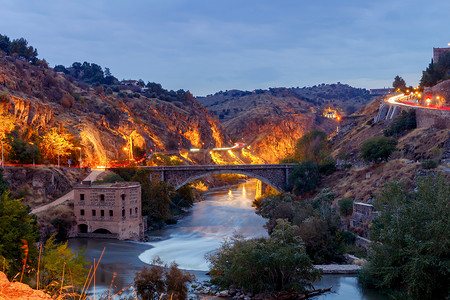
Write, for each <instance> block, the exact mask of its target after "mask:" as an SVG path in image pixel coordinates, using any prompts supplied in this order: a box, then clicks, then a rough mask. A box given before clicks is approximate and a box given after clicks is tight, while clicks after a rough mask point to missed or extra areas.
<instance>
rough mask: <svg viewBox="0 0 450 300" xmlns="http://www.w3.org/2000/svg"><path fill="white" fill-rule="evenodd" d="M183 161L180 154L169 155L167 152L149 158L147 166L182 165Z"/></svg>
mask: <svg viewBox="0 0 450 300" xmlns="http://www.w3.org/2000/svg"><path fill="white" fill-rule="evenodd" d="M182 164H183V161H182V160H181V159H180V158H179V157H178V156H169V155H165V154H160V153H157V154H153V155H152V156H151V157H150V158H149V159H148V160H147V166H178V165H182Z"/></svg>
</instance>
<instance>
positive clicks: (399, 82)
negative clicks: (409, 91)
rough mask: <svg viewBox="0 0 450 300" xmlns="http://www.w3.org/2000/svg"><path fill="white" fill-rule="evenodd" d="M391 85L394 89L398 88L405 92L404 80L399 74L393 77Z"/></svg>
mask: <svg viewBox="0 0 450 300" xmlns="http://www.w3.org/2000/svg"><path fill="white" fill-rule="evenodd" d="M392 87H393V88H394V90H395V91H397V90H399V91H401V92H405V91H406V82H405V80H404V79H403V78H401V77H400V76H398V75H397V76H395V78H394V82H393V83H392Z"/></svg>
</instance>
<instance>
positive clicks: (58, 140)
mask: <svg viewBox="0 0 450 300" xmlns="http://www.w3.org/2000/svg"><path fill="white" fill-rule="evenodd" d="M72 139H73V137H72V135H71V134H69V133H67V132H65V131H64V130H58V129H57V128H56V127H53V128H51V129H50V130H49V131H47V132H46V133H45V134H44V136H43V138H42V142H41V143H40V148H41V152H42V153H43V154H44V155H45V156H46V157H47V158H48V159H50V160H53V161H55V159H56V158H57V157H58V155H59V157H67V156H69V155H70V154H71V150H72V149H73V148H74V146H73V144H72V141H71V140H72Z"/></svg>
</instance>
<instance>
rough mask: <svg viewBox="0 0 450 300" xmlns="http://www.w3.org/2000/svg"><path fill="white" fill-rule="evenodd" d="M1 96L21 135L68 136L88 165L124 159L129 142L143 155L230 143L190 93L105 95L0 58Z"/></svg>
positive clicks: (0, 107)
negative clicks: (169, 96)
mask: <svg viewBox="0 0 450 300" xmlns="http://www.w3.org/2000/svg"><path fill="white" fill-rule="evenodd" d="M0 95H1V97H0V115H3V116H4V117H8V116H9V117H12V118H13V122H14V124H15V125H16V126H17V128H18V129H19V131H20V132H21V133H22V134H24V135H26V136H28V137H30V136H32V135H35V136H41V137H42V135H43V134H44V133H45V132H48V131H49V130H50V129H51V128H52V127H56V128H58V129H59V130H64V131H67V132H68V133H70V134H71V135H72V136H73V137H74V139H75V140H76V141H77V144H78V145H79V146H80V147H81V148H82V155H83V160H84V162H85V165H86V164H90V165H94V164H98V163H102V162H104V161H105V160H108V161H110V160H117V159H121V158H122V159H123V158H125V157H126V153H124V151H123V147H125V146H128V145H129V142H130V140H131V141H132V143H133V146H134V147H139V148H141V149H143V150H144V151H145V152H151V151H155V150H157V151H167V150H175V149H178V148H190V147H205V148H210V147H219V146H222V145H224V144H229V143H230V141H229V138H228V137H227V135H226V134H225V133H224V130H223V129H222V126H221V124H220V123H219V122H218V120H217V119H216V117H215V116H214V115H212V114H211V113H210V112H209V111H208V110H206V109H205V108H204V107H203V106H202V105H201V104H200V103H199V102H198V101H197V99H196V98H195V97H193V96H192V94H190V93H189V92H184V91H183V93H178V94H177V95H176V96H177V97H176V101H173V100H172V101H167V100H161V99H159V98H158V97H155V95H154V94H150V93H148V92H147V91H146V90H145V89H141V88H137V89H136V87H127V86H120V89H119V88H117V89H116V91H113V90H111V89H110V88H108V89H107V90H104V89H103V87H102V86H96V87H94V86H91V85H89V84H86V83H85V82H81V81H78V80H76V79H75V78H73V77H72V76H70V75H67V74H64V73H61V72H55V71H54V70H53V69H50V68H44V67H37V66H34V65H31V64H30V63H28V62H25V61H22V60H20V59H17V58H14V57H9V56H5V54H4V53H1V52H0ZM66 163H67V162H66Z"/></svg>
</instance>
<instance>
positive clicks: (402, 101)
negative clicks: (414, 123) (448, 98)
mask: <svg viewBox="0 0 450 300" xmlns="http://www.w3.org/2000/svg"><path fill="white" fill-rule="evenodd" d="M412 97H413V96H411V95H405V94H400V95H396V96H393V97H390V98H389V99H388V100H387V101H386V102H388V103H390V104H395V105H401V106H406V107H412V108H426V109H437V110H450V107H447V106H435V105H420V104H416V103H413V102H409V101H411V100H412ZM408 100H409V101H408Z"/></svg>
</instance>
